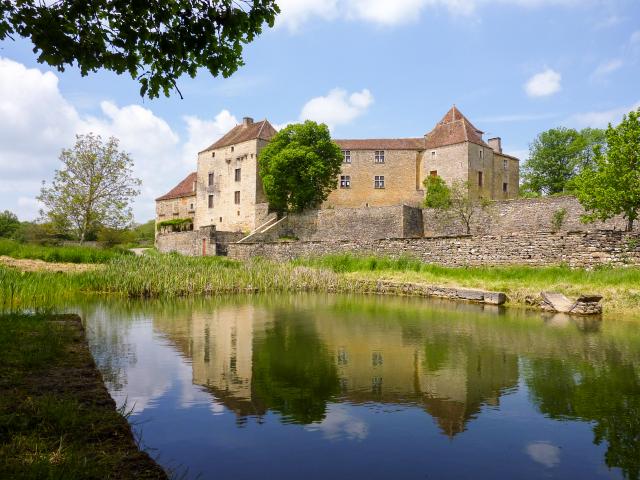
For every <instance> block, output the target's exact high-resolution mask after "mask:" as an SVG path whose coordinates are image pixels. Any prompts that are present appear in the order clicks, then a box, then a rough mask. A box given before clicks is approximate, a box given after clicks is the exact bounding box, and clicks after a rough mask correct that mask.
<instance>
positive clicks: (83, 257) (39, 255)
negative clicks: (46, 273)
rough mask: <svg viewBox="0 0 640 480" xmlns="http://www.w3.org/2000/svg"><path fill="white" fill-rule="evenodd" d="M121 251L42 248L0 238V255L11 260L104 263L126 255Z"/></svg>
mask: <svg viewBox="0 0 640 480" xmlns="http://www.w3.org/2000/svg"><path fill="white" fill-rule="evenodd" d="M128 254H131V252H128V251H126V250H122V249H104V248H93V247H80V246H60V247H58V246H55V247H54V246H44V245H36V244H28V243H20V242H17V241H15V240H10V239H2V238H0V255H6V256H8V257H13V258H28V259H34V260H44V261H45V262H67V263H106V262H108V261H110V260H112V259H113V258H116V257H120V256H122V255H128Z"/></svg>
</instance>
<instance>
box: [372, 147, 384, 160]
mask: <svg viewBox="0 0 640 480" xmlns="http://www.w3.org/2000/svg"><path fill="white" fill-rule="evenodd" d="M373 161H374V163H384V150H376V151H375V154H374V157H373Z"/></svg>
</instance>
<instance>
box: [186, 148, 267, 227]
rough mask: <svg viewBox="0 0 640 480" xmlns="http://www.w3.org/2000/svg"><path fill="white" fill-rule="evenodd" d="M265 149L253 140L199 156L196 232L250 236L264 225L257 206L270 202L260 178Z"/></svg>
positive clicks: (216, 149)
mask: <svg viewBox="0 0 640 480" xmlns="http://www.w3.org/2000/svg"><path fill="white" fill-rule="evenodd" d="M264 145H266V141H264V140H260V139H252V140H248V141H245V142H242V143H238V144H235V145H229V146H223V147H220V148H215V149H212V150H207V151H204V152H200V153H199V154H198V177H197V205H198V208H197V212H196V216H195V226H196V228H199V227H202V226H205V225H214V226H215V227H216V229H217V230H222V231H232V232H246V233H248V232H250V231H252V230H253V229H255V228H256V227H257V226H258V225H259V224H260V223H262V221H263V220H264V219H263V218H260V217H261V215H262V214H263V213H262V212H261V211H260V209H259V208H256V205H257V204H264V203H265V202H266V198H265V196H264V192H263V190H262V183H261V181H260V177H259V175H258V154H259V153H260V150H261V149H262V148H263V147H264ZM210 199H211V200H210Z"/></svg>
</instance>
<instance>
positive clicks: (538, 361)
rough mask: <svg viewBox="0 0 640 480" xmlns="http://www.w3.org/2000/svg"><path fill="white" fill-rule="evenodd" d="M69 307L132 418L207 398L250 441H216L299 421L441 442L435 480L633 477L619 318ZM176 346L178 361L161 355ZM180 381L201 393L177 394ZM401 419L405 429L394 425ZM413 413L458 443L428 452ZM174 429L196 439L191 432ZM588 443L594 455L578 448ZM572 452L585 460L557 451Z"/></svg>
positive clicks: (398, 308)
mask: <svg viewBox="0 0 640 480" xmlns="http://www.w3.org/2000/svg"><path fill="white" fill-rule="evenodd" d="M84 313H85V315H86V316H87V317H88V318H89V320H88V322H89V327H90V329H91V330H90V331H91V332H93V333H92V346H93V349H94V352H96V356H97V361H98V363H99V365H100V366H101V368H102V369H103V371H105V372H109V371H110V370H111V369H113V370H114V372H115V373H113V374H112V375H107V376H106V380H107V381H108V383H109V387H110V390H111V391H112V392H115V394H116V396H118V392H120V396H121V397H122V396H125V397H128V398H131V397H132V396H133V397H135V399H136V402H137V404H138V405H139V407H137V410H136V412H139V413H142V412H143V410H144V409H145V408H147V405H151V404H154V405H155V404H156V403H157V405H158V408H161V407H162V405H164V404H163V402H162V401H161V397H163V395H164V396H168V395H169V393H168V392H172V391H174V390H178V391H180V393H179V396H180V398H182V400H181V404H180V405H181V407H180V408H190V407H191V406H193V405H203V404H206V406H207V409H208V412H209V415H211V413H214V414H223V415H224V414H225V412H233V414H234V415H233V417H234V427H232V428H235V429H236V430H235V431H236V432H239V431H240V430H237V429H238V427H242V428H241V430H242V429H248V431H247V435H250V436H249V437H247V436H242V437H237V438H236V437H235V436H234V435H236V434H237V433H233V431H232V430H229V428H231V427H228V426H227V427H225V426H224V424H223V423H220V424H218V428H221V429H222V430H221V431H220V434H222V432H224V433H225V434H226V437H225V440H221V442H222V443H221V444H220V445H224V444H225V442H227V444H232V443H233V442H235V441H238V442H246V441H248V440H249V439H250V438H258V437H257V436H258V434H259V432H260V431H259V430H255V428H256V427H258V428H260V427H261V428H262V429H265V428H266V430H262V432H264V433H262V434H260V435H263V434H264V435H267V432H268V435H274V436H275V437H274V438H276V437H277V435H278V434H277V433H276V432H275V431H274V432H272V430H270V429H272V428H274V427H273V426H271V427H269V428H267V426H268V425H273V422H272V421H270V419H271V418H276V419H277V420H278V424H280V425H281V427H279V428H283V429H288V430H286V431H287V432H289V435H293V432H294V431H293V430H291V429H292V428H293V427H292V425H296V424H299V425H301V426H302V429H301V430H300V431H296V432H297V433H296V435H304V433H305V432H306V433H307V435H310V434H318V435H320V437H321V438H322V439H324V441H325V442H339V441H343V440H347V441H350V442H352V443H351V444H352V445H354V447H353V448H356V447H355V445H357V444H362V445H370V446H371V448H373V445H376V443H375V442H376V441H377V442H379V441H380V439H384V441H385V443H386V444H390V445H392V444H393V443H394V442H398V445H401V444H402V445H404V446H403V449H404V450H407V451H409V450H411V448H415V447H414V446H407V445H406V444H403V443H402V442H401V441H400V440H399V439H400V438H404V437H398V435H399V434H400V431H402V433H401V435H403V436H404V435H409V436H410V437H411V436H413V437H416V438H418V437H419V436H425V435H426V437H425V438H424V442H426V443H425V445H429V448H431V449H434V451H435V450H438V449H444V450H438V451H441V453H440V454H439V455H441V458H442V459H443V462H442V465H439V466H434V465H430V466H429V467H428V468H427V470H428V471H430V472H431V473H433V474H434V475H435V476H439V477H442V476H454V475H453V473H452V472H456V471H458V469H460V468H462V466H459V465H457V464H455V463H454V464H451V465H448V466H447V465H445V464H446V462H445V461H444V460H445V459H446V456H447V454H449V455H454V456H458V455H464V456H465V457H464V458H465V459H466V461H467V462H469V464H475V465H477V466H479V465H481V464H482V465H483V468H485V469H487V470H486V472H487V473H486V475H487V476H488V477H491V476H492V474H491V473H490V472H491V469H492V468H497V465H499V466H500V469H498V470H496V471H495V474H496V475H499V476H509V471H508V469H509V468H514V469H515V470H513V471H512V472H511V473H512V474H515V473H517V474H518V475H519V476H521V477H523V478H525V477H527V476H531V478H535V477H537V476H538V475H539V474H541V471H539V470H537V469H544V470H545V471H546V472H547V473H546V474H549V472H556V473H557V475H558V476H567V475H577V474H578V473H579V474H580V475H582V476H587V477H596V476H599V475H604V476H610V475H611V474H612V473H613V472H614V471H608V470H606V469H604V470H603V468H602V465H603V464H604V465H606V466H607V467H609V468H619V469H620V471H621V472H622V473H623V475H624V476H626V477H628V478H638V476H639V474H640V375H639V372H638V366H639V365H640V348H638V347H639V346H640V338H639V335H638V334H637V333H635V332H633V333H632V334H630V331H632V330H631V329H629V328H626V327H625V326H624V325H617V326H613V327H611V328H606V329H605V328H604V327H603V328H602V329H601V324H600V323H599V322H588V321H585V320H577V321H576V320H575V319H572V318H566V317H562V318H560V317H549V318H544V319H543V318H541V317H540V316H538V315H529V314H524V313H522V312H517V311H514V312H510V313H509V314H505V313H504V312H501V314H500V315H499V316H497V315H495V314H490V313H487V311H486V310H485V309H483V308H482V307H479V306H475V305H466V304H452V303H446V302H428V303H427V302H424V301H415V300H408V299H387V298H385V299H381V298H366V297H363V298H358V297H356V298H346V297H338V296H336V297H331V296H292V297H283V298H280V299H277V300H276V299H270V298H252V299H250V300H239V299H235V300H227V301H222V300H215V301H214V300H212V301H208V302H205V301H203V302H185V303H183V304H172V303H170V304H160V303H155V304H154V303H144V304H122V305H117V304H112V305H110V306H109V307H102V306H100V307H97V308H93V307H91V306H86V307H84ZM113 318H117V319H118V320H117V321H113ZM136 321H137V322H138V323H136ZM145 326H152V328H153V331H152V332H151V331H150V330H149V329H148V328H146V327H145ZM605 326H606V325H605ZM601 330H603V331H601ZM150 332H151V333H150ZM144 335H146V336H147V337H146V338H143V336H144ZM149 337H151V338H149ZM107 346H109V348H107ZM176 351H177V352H178V353H179V356H180V357H181V358H182V359H183V360H185V361H187V362H188V363H187V364H185V363H181V364H180V365H179V366H178V367H175V365H176V364H175V361H173V360H172V361H173V363H171V362H168V363H167V362H166V359H167V358H171V359H173V358H174V355H175V354H174V353H171V352H176ZM154 352H155V353H154ZM141 356H142V357H144V358H145V359H146V360H145V362H146V363H145V365H144V366H143V367H140V365H139V364H140V362H141ZM172 365H173V366H172ZM172 368H174V370H175V371H172V370H171V369H172ZM189 372H190V373H191V375H192V378H191V379H187V378H185V376H186V375H188V373H189ZM188 381H192V382H193V384H196V385H199V386H201V387H203V389H202V390H200V391H191V392H190V393H189V388H188V385H186V383H187V382H188ZM142 391H146V392H147V394H148V395H149V398H153V402H150V401H148V400H147V401H145V399H144V398H143V397H144V395H143V394H142V393H141V392H142ZM207 392H208V394H209V395H210V396H209V397H203V395H206V394H207ZM189 395H190V400H189V401H187V402H185V401H184V398H186V397H185V396H189ZM505 401H507V404H506V405H503V404H504V402H505ZM401 412H405V413H401ZM416 412H422V414H421V416H418V417H414V415H415V414H416ZM173 414H175V411H174V413H173ZM404 415H411V418H413V419H414V420H411V421H409V423H407V424H406V425H404V426H403V427H402V429H401V430H396V428H399V427H398V426H397V423H399V422H403V421H404V420H402V419H403V418H405V417H404ZM428 418H431V419H433V421H434V422H435V425H437V430H438V431H439V432H440V436H439V437H440V438H443V439H446V438H448V439H451V440H453V439H455V438H458V437H463V438H468V440H461V442H462V443H447V444H440V443H439V441H438V440H437V438H438V436H433V434H432V433H430V432H432V431H433V430H431V429H429V428H428V426H427V425H426V424H425V423H424V421H423V419H428ZM549 419H551V420H549ZM154 421H155V420H154ZM585 421H586V422H592V425H593V428H592V435H590V438H589V437H587V436H585V435H584V434H583V433H580V432H582V431H583V430H580V429H582V428H583V426H584V427H587V428H590V426H589V425H588V424H584V423H582V422H585ZM381 422H382V423H381ZM487 422H489V423H487ZM565 427H567V428H565ZM568 427H571V428H568ZM184 428H185V429H186V434H187V435H188V434H189V428H192V429H194V431H193V432H191V433H192V435H196V434H195V433H194V432H195V430H196V426H194V425H187V426H184ZM523 428H524V429H523ZM278 431H279V430H278ZM283 431H284V430H283ZM587 431H588V430H587ZM376 432H378V435H377V436H376ZM380 432H384V433H383V434H382V435H383V436H380V435H381V433H380ZM463 432H467V433H468V435H467V434H466V433H465V435H462V433H463ZM232 438H236V439H235V440H232ZM277 438H279V437H277ZM304 439H306V440H304ZM592 440H593V442H594V443H595V445H592V444H591V441H592ZM145 441H147V443H151V442H150V439H149V438H145ZM211 441H213V440H211ZM314 441H315V440H314ZM467 441H469V442H471V444H470V446H469V448H472V450H468V449H466V448H467V447H466V446H465V445H466V443H465V442H467ZM305 442H312V440H311V439H310V437H300V440H299V443H300V444H299V445H298V444H296V445H295V446H296V447H300V448H302V445H304V444H305ZM514 442H515V443H514ZM517 442H519V443H517ZM516 443H517V445H519V446H517V445H516ZM314 445H316V446H315V448H316V449H320V448H329V447H328V446H327V445H328V444H325V445H324V446H323V447H320V445H319V444H315V443H314ZM456 445H457V446H456ZM489 445H491V446H495V448H496V450H495V451H492V450H487V448H489ZM499 445H503V446H502V447H499ZM598 446H599V447H602V448H603V450H594V451H593V452H590V453H588V454H587V453H586V452H587V450H589V449H598V448H599V447H598ZM256 447H257V448H263V449H265V450H268V449H269V448H275V447H272V446H269V447H267V446H266V445H265V444H261V445H260V446H259V447H258V446H256ZM167 448H168V447H167ZM173 448H174V450H175V449H176V448H177V447H173ZM220 448H223V447H220ZM238 448H240V447H238ZM289 448H292V446H291V445H289ZM513 448H516V449H517V451H515V452H513V451H512V453H511V455H512V456H513V460H514V461H515V460H516V459H517V458H516V457H517V456H518V455H521V456H522V461H521V462H520V463H518V462H517V461H516V462H515V463H514V466H513V467H509V466H506V465H504V464H503V463H502V460H503V455H504V451H505V450H508V449H513ZM577 448H579V449H581V450H582V452H580V453H584V455H585V457H587V458H588V460H586V461H585V460H583V461H582V462H576V461H575V459H576V458H578V457H580V455H578V457H576V455H575V452H574V453H573V454H570V455H565V453H566V452H567V449H569V451H572V450H571V449H577ZM240 449H241V448H240ZM457 449H460V450H457ZM474 449H475V450H477V452H474ZM500 449H502V450H500ZM303 452H307V450H303ZM471 452H474V453H471ZM480 452H484V454H483V455H481V454H480ZM594 452H595V453H594ZM598 452H602V453H598ZM361 453H362V452H361ZM307 454H309V455H310V453H309V452H307ZM191 455H195V454H194V453H193V452H191ZM227 455H228V456H229V461H231V459H232V458H233V456H232V454H231V453H229V452H228V451H227ZM354 455H356V453H355V451H354ZM398 455H400V454H398ZM305 458H306V457H305ZM180 459H181V460H182V461H183V462H185V463H190V461H189V460H188V459H185V457H184V455H183V456H181V457H180ZM526 459H528V460H526ZM572 459H573V460H572ZM305 461H311V460H310V459H309V458H306V460H305ZM345 461H346V460H345ZM355 461H356V460H355V457H354V458H352V459H350V460H349V462H355ZM193 463H194V465H195V464H197V462H196V461H195V460H194V462H193ZM392 463H393V462H392ZM419 464H420V462H418V463H416V467H413V468H418V467H417V465H419ZM218 467H219V468H221V467H220V465H218ZM200 468H206V467H200ZM273 468H274V469H275V468H276V467H273ZM278 468H284V467H282V466H279V467H278ZM425 468H426V467H425ZM438 468H440V469H442V470H440V471H438ZM320 471H321V470H318V472H320ZM464 472H465V471H464V470H460V471H459V472H458V473H459V474H460V475H463V476H464V474H465V473H464ZM267 473H269V472H267ZM271 473H273V474H274V476H275V473H276V472H275V470H274V471H272V472H271ZM280 473H281V474H282V475H285V473H284V472H280ZM372 473H375V472H372ZM378 473H381V472H378ZM416 473H417V471H416ZM467 473H470V472H467ZM525 473H527V474H525ZM318 475H319V476H320V473H318ZM376 475H377V473H375V474H373V475H371V476H372V477H375V476H376Z"/></svg>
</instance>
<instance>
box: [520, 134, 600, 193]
mask: <svg viewBox="0 0 640 480" xmlns="http://www.w3.org/2000/svg"><path fill="white" fill-rule="evenodd" d="M604 142H605V138H604V132H603V131H602V130H598V129H592V128H585V129H584V130H581V131H577V130H575V129H572V128H564V127H560V128H552V129H550V130H547V131H545V132H542V133H540V134H539V135H538V136H537V137H536V139H535V140H534V141H533V143H532V144H531V145H530V147H529V159H528V160H527V161H526V163H525V164H524V166H523V171H524V174H523V180H524V182H523V189H522V190H523V191H524V192H525V193H526V192H529V193H530V194H538V195H540V194H546V195H553V194H557V193H563V192H565V191H567V190H568V189H569V188H568V187H569V182H570V181H571V180H572V179H573V178H574V177H575V176H576V175H577V174H578V173H580V171H582V170H583V169H584V168H586V167H588V166H590V165H592V164H593V161H594V154H593V149H594V146H597V145H603V144H604Z"/></svg>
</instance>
